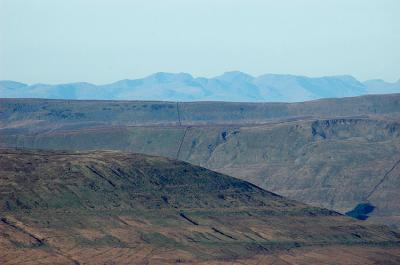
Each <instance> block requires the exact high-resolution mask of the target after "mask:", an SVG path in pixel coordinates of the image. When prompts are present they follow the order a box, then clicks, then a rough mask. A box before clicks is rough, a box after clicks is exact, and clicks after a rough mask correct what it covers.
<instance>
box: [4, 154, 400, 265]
mask: <svg viewBox="0 0 400 265" xmlns="http://www.w3.org/2000/svg"><path fill="white" fill-rule="evenodd" d="M0 183H1V185H0V186H1V190H0V194H1V196H0V231H1V234H2V236H1V237H0V249H1V253H2V254H1V255H0V261H1V263H2V264H16V263H19V264H20V263H26V264H38V263H46V264H54V263H61V264H109V263H116V264H123V263H129V264H132V263H137V264H166V263H190V264H193V263H196V264H200V263H202V262H204V264H225V262H226V264H232V263H233V262H238V264H239V263H245V264H257V263H259V262H262V263H263V264H277V263H278V262H281V263H282V262H288V263H289V264H292V263H293V264H312V263H314V264H321V263H328V262H332V261H335V262H336V263H338V264H354V263H362V264H373V263H374V262H378V263H379V262H380V263H385V264H396V263H398V262H400V245H399V241H400V235H399V234H398V233H396V232H393V231H390V230H389V229H388V228H387V227H384V226H377V225H372V224H369V223H361V222H359V221H356V220H354V219H351V218H350V217H344V216H342V215H340V214H338V213H336V212H333V211H330V210H326V209H321V208H316V207H311V206H307V205H305V204H302V203H298V202H295V201H291V200H288V199H285V198H283V197H281V196H278V195H276V194H273V193H270V192H268V191H265V190H263V189H260V188H258V187H256V186H254V185H252V184H250V183H248V182H244V181H241V180H238V179H235V178H232V177H228V176H226V175H222V174H219V173H216V172H212V171H209V170H207V169H204V168H201V167H197V166H192V165H190V164H188V163H184V162H179V161H176V160H171V159H166V158H161V157H154V156H145V155H139V154H127V153H121V152H112V151H103V152H99V151H97V152H83V153H76V152H51V151H41V152H38V151H26V150H21V151H15V150H7V149H3V150H1V153H0ZM335 251H343V253H344V255H343V257H341V258H340V259H339V260H337V259H336V257H335V256H334V255H333V253H334V252H335Z"/></svg>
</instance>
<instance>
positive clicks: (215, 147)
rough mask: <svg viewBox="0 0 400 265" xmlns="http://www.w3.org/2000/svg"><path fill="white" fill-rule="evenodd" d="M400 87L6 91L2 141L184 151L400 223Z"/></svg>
mask: <svg viewBox="0 0 400 265" xmlns="http://www.w3.org/2000/svg"><path fill="white" fill-rule="evenodd" d="M399 100H400V97H399V95H398V94H394V95H390V96H389V95H386V96H367V97H359V98H345V99H335V100H321V101H313V102H305V103H295V104H284V103H276V104H271V103H261V104H255V103H213V102H203V103H178V104H177V103H168V102H167V103H163V102H129V101H124V102H120V101H52V100H11V99H10V100H3V102H4V104H1V106H0V108H1V114H0V117H1V125H2V129H0V135H1V137H0V145H1V146H3V147H17V148H40V149H68V150H93V149H103V150H104V149H113V150H123V151H133V152H140V153H145V154H152V155H161V156H166V157H170V158H178V159H180V160H184V161H188V162H190V163H193V164H196V165H200V166H203V167H206V168H209V169H213V170H216V171H219V172H222V173H226V174H229V175H232V176H235V177H238V178H241V179H245V180H247V181H250V182H252V183H254V184H256V185H258V186H260V187H262V188H265V189H268V190H271V191H273V192H276V193H278V194H281V195H284V196H287V197H289V198H292V199H296V200H299V201H302V202H306V203H310V204H312V205H316V206H322V207H326V208H329V209H333V210H336V211H339V212H342V213H346V212H349V211H351V210H353V209H354V208H355V207H356V206H357V205H359V204H366V203H369V204H371V205H372V207H373V210H372V212H369V213H368V214H367V216H366V217H367V218H369V219H370V220H372V221H374V220H375V221H376V222H381V223H385V224H389V225H394V226H398V225H399V221H398V220H399V216H400V208H399V206H398V201H399V200H400V198H399V195H398V194H400V183H399V179H400V178H399V171H400V169H399V167H400V165H399V164H398V161H399V160H400V155H399V154H400V152H399V151H400V150H399V149H400V136H399V135H400V131H399V128H400V125H399V122H398V121H399V120H400V119H399V117H400V103H399V102H400V101H399Z"/></svg>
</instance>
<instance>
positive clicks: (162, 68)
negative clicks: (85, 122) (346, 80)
mask: <svg viewBox="0 0 400 265" xmlns="http://www.w3.org/2000/svg"><path fill="white" fill-rule="evenodd" d="M399 14H400V1H399V0H368V1H365V0H279V1H275V0H274V1H272V0H229V1H228V0H143V1H136V0H130V1H129V0H108V1H105V0H0V80H16V81H20V82H25V83H29V84H32V83H51V84H53V83H67V82H77V81H86V82H92V83H95V84H104V83H110V82H113V81H116V80H120V79H127V78H128V79H133V78H141V77H144V76H147V75H150V74H152V73H154V72H188V73H190V74H192V75H194V76H205V77H211V76H216V75H219V74H222V73H223V72H226V71H232V70H239V71H243V72H246V73H248V74H251V75H254V76H257V75H261V74H265V73H274V74H295V75H307V76H327V75H341V74H350V75H353V76H354V77H356V78H358V79H359V80H361V81H364V80H368V79H375V78H380V79H384V80H386V81H390V82H393V81H397V80H398V79H399V78H400V48H399V47H400V15H399Z"/></svg>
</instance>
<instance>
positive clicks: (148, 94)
mask: <svg viewBox="0 0 400 265" xmlns="http://www.w3.org/2000/svg"><path fill="white" fill-rule="evenodd" d="M399 92H400V80H399V81H397V82H395V83H388V82H385V81H383V80H380V79H376V80H369V81H365V82H360V81H358V80H357V79H355V78H354V77H352V76H349V75H341V76H326V77H318V78H311V77H306V76H295V75H277V74H265V75H261V76H258V77H254V76H251V75H248V74H245V73H242V72H238V71H234V72H226V73H224V74H223V75H220V76H216V77H212V78H204V77H196V78H195V77H193V76H191V75H190V74H187V73H177V74H174V73H155V74H153V75H150V76H148V77H145V78H141V79H132V80H130V79H125V80H120V81H117V82H115V83H111V84H106V85H94V84H90V83H85V82H82V83H68V84H58V85H49V84H33V85H27V84H23V83H19V82H15V81H7V80H4V81H0V97H1V98H51V99H99V100H106V99H109V100H165V101H237V102H246V101H248V102H262V101H266V102H297V101H307V100H314V99H320V98H339V97H351V96H360V95H366V94H387V93H399Z"/></svg>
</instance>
